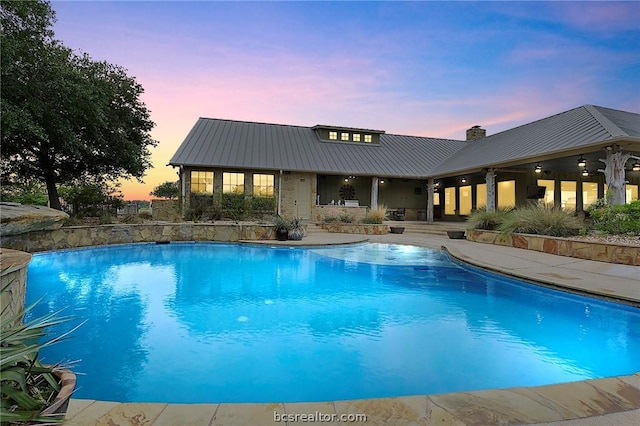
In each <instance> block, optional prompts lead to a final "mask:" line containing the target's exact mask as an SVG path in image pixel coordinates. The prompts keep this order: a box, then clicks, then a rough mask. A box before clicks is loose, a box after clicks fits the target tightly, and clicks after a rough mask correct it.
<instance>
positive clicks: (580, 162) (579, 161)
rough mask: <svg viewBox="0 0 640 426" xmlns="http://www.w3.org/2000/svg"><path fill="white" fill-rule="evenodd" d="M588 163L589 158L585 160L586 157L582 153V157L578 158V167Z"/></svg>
mask: <svg viewBox="0 0 640 426" xmlns="http://www.w3.org/2000/svg"><path fill="white" fill-rule="evenodd" d="M586 165H587V160H585V158H584V157H583V156H582V155H580V158H578V167H586Z"/></svg>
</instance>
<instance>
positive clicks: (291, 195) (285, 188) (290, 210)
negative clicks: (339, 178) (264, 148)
mask: <svg viewBox="0 0 640 426" xmlns="http://www.w3.org/2000/svg"><path fill="white" fill-rule="evenodd" d="M299 179H308V180H309V182H310V187H311V194H310V201H309V202H310V205H309V209H310V211H311V214H313V206H314V205H315V203H316V196H317V193H318V192H317V186H318V181H317V175H316V174H315V173H299V172H291V173H289V174H286V173H285V174H283V175H282V188H281V194H280V196H281V199H280V202H281V205H280V206H281V210H280V215H282V216H284V217H297V216H298V212H296V209H295V204H294V200H295V199H296V186H295V185H296V182H297V181H298V180H299ZM277 180H278V176H277V175H276V185H277ZM276 197H277V195H276Z"/></svg>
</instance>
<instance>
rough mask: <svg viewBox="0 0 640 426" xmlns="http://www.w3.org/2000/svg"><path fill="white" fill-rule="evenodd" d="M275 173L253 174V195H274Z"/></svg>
mask: <svg viewBox="0 0 640 426" xmlns="http://www.w3.org/2000/svg"><path fill="white" fill-rule="evenodd" d="M273 181H274V177H273V175H261V174H254V175H253V195H254V196H256V197H273V193H274V192H273Z"/></svg>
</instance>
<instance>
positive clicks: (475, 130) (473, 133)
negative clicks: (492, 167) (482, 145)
mask: <svg viewBox="0 0 640 426" xmlns="http://www.w3.org/2000/svg"><path fill="white" fill-rule="evenodd" d="M486 136H487V131H486V130H485V129H483V128H481V127H480V126H477V125H476V126H473V127H472V128H470V129H469V130H467V142H470V141H474V140H476V139H482V138H484V137H486Z"/></svg>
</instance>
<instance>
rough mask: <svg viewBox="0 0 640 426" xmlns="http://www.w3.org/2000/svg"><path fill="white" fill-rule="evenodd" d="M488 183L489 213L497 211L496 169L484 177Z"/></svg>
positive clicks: (488, 171)
mask: <svg viewBox="0 0 640 426" xmlns="http://www.w3.org/2000/svg"><path fill="white" fill-rule="evenodd" d="M484 180H485V182H487V211H488V212H494V211H496V174H495V169H489V170H487V173H486V174H485V177H484Z"/></svg>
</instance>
